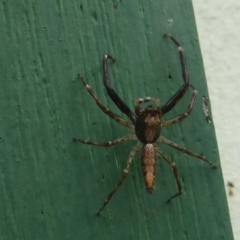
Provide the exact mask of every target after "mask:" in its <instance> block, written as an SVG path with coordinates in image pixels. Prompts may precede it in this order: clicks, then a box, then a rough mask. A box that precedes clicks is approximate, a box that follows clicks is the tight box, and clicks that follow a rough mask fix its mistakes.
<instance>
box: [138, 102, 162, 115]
mask: <svg viewBox="0 0 240 240" xmlns="http://www.w3.org/2000/svg"><path fill="white" fill-rule="evenodd" d="M150 101H153V102H155V103H156V106H157V110H159V111H160V100H159V99H158V98H153V97H146V98H137V99H136V100H135V105H134V107H135V113H136V114H137V116H138V115H139V114H140V112H141V109H142V108H140V104H142V103H146V102H150Z"/></svg>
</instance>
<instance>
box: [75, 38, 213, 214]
mask: <svg viewBox="0 0 240 240" xmlns="http://www.w3.org/2000/svg"><path fill="white" fill-rule="evenodd" d="M165 36H166V37H168V38H170V39H171V40H172V41H173V42H174V43H175V45H176V46H177V48H178V52H179V57H180V62H181V68H182V77H183V80H184V84H183V85H182V86H181V87H180V89H179V90H178V91H177V92H176V93H175V94H174V95H173V96H172V97H171V98H170V100H169V101H167V103H166V104H165V105H163V106H162V107H160V101H159V99H157V98H153V97H146V98H138V99H136V100H135V114H134V113H133V112H132V111H131V110H130V109H129V107H128V106H127V105H126V104H125V103H124V102H123V100H122V99H121V98H120V97H119V96H118V95H117V93H116V92H115V90H114V89H113V88H112V87H111V83H110V79H109V76H108V59H110V60H113V61H114V58H113V57H111V56H109V55H103V58H102V67H103V82H104V85H105V88H106V90H107V93H108V95H109V97H110V98H111V99H112V101H113V102H114V103H115V104H116V105H117V107H118V108H119V109H120V110H121V111H122V112H123V113H124V114H126V115H127V117H128V118H129V119H130V121H131V122H128V121H126V120H124V119H123V118H121V117H120V116H118V115H117V114H115V113H113V112H112V111H111V110H109V109H108V108H107V107H105V106H104V105H103V104H102V102H101V101H100V99H99V98H98V97H97V96H96V94H95V93H94V92H93V90H92V89H91V88H90V86H89V85H87V83H86V82H85V80H84V78H83V77H82V76H81V75H78V77H79V78H80V80H81V81H82V83H83V85H84V86H85V88H86V90H87V91H88V93H89V94H90V95H91V96H92V97H93V98H94V100H95V101H96V103H97V105H98V106H99V108H100V109H101V110H102V111H103V112H104V113H105V114H107V115H108V116H109V117H111V118H112V119H113V120H115V121H116V122H118V123H119V124H121V125H123V126H125V127H127V128H129V129H130V130H131V131H133V132H135V134H131V135H125V136H123V137H121V138H118V139H116V140H113V141H109V142H106V143H97V142H91V141H88V140H81V139H78V138H74V139H73V140H74V141H77V142H81V143H83V144H88V145H94V146H100V147H111V146H113V145H116V144H119V143H122V142H124V141H129V140H138V143H137V145H136V146H135V147H133V149H132V151H131V152H130V154H129V157H128V161H127V164H126V167H125V169H124V170H123V174H122V177H121V178H120V180H119V181H118V183H117V185H116V186H115V187H114V188H113V190H112V191H111V192H110V193H109V194H108V196H107V198H106V199H105V201H104V203H103V205H102V206H101V208H100V209H99V211H98V213H97V215H98V216H99V215H100V213H101V211H102V210H103V209H104V207H105V206H106V205H107V204H108V203H109V201H110V200H111V198H112V196H113V195H114V193H115V192H116V191H117V189H118V188H119V187H120V186H121V184H122V183H123V181H124V180H125V178H126V177H127V174H128V172H129V169H130V165H131V163H132V160H133V158H134V156H135V154H136V153H137V152H138V151H139V150H140V149H142V154H141V165H142V173H143V177H144V182H145V186H146V190H147V192H148V193H150V194H151V193H152V192H153V189H154V183H155V172H156V161H157V156H161V157H162V158H163V159H164V160H165V161H166V162H167V163H168V164H169V165H170V166H171V167H172V170H173V174H174V177H175V180H176V183H177V187H178V192H177V193H176V194H175V195H173V196H171V197H170V198H169V199H168V202H170V201H171V200H172V199H173V198H175V197H177V196H179V195H181V194H182V186H181V183H180V180H179V177H178V171H177V167H176V164H175V163H174V162H173V161H172V160H171V159H170V158H169V157H168V156H167V155H166V154H165V153H164V152H163V151H162V150H161V149H160V148H159V147H157V144H156V143H164V144H167V145H169V146H171V147H173V148H175V149H177V150H179V151H181V152H183V153H186V154H188V155H190V156H192V157H195V158H198V159H200V160H202V161H204V162H206V163H208V164H209V165H210V166H212V167H213V168H216V166H215V165H214V164H213V163H211V162H210V161H209V160H208V159H207V158H205V157H204V156H201V155H198V154H195V153H193V152H190V151H189V150H187V149H186V148H184V147H181V146H178V145H177V144H175V143H173V142H171V141H169V140H168V139H166V138H165V137H163V136H161V135H160V133H161V130H162V129H163V128H165V127H169V126H171V125H173V124H175V123H177V122H180V121H182V120H184V119H185V118H186V117H188V115H189V114H190V113H191V111H192V109H193V104H194V101H195V99H196V95H197V90H196V89H195V87H194V86H193V85H192V84H191V83H190V82H189V74H188V70H187V64H186V58H185V55H184V51H183V48H182V46H181V45H180V43H179V42H178V41H177V40H176V39H175V38H174V37H172V36H171V35H170V34H165ZM189 87H191V88H192V90H193V93H192V97H191V100H190V102H189V104H188V107H187V111H186V112H184V113H182V114H180V115H178V116H176V117H174V118H172V119H170V120H168V121H166V122H162V117H163V115H164V114H166V113H167V112H169V111H170V110H171V109H172V108H173V107H174V106H175V105H176V104H177V103H178V101H179V100H180V99H181V98H182V97H183V95H184V94H185V93H186V91H187V90H188V88H189ZM150 101H152V102H155V104H156V106H155V107H153V106H152V105H150V106H148V107H146V108H141V107H140V105H141V104H142V103H146V102H150Z"/></svg>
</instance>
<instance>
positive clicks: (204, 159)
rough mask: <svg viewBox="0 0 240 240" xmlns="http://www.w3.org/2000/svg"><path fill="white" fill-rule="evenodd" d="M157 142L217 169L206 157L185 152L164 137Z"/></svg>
mask: <svg viewBox="0 0 240 240" xmlns="http://www.w3.org/2000/svg"><path fill="white" fill-rule="evenodd" d="M157 141H158V142H160V143H164V144H167V145H168V146H170V147H173V148H175V149H177V150H179V151H181V152H183V153H185V154H188V155H189V156H192V157H195V158H198V159H199V160H202V161H204V162H206V163H208V164H209V165H210V166H211V167H212V168H217V166H216V165H215V164H213V163H211V162H210V161H209V160H208V159H207V158H206V157H204V156H201V155H198V154H196V153H193V152H191V151H189V150H187V149H186V148H184V147H181V146H179V145H177V144H176V143H174V142H171V141H170V140H168V139H166V138H165V137H162V136H160V137H159V139H158V140H157Z"/></svg>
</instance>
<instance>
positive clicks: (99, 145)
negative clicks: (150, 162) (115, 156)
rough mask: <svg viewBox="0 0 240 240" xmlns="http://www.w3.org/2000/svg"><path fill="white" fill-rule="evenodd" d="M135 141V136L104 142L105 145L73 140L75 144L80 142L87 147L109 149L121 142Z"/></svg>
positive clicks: (77, 139)
mask: <svg viewBox="0 0 240 240" xmlns="http://www.w3.org/2000/svg"><path fill="white" fill-rule="evenodd" d="M136 139H137V137H136V136H135V135H125V136H123V137H121V138H118V139H115V140H113V141H108V142H105V143H99V142H91V141H88V140H81V139H79V138H74V139H73V140H74V141H75V142H81V143H83V144H87V145H93V146H98V147H111V146H113V145H116V144H119V143H122V142H125V141H129V140H136Z"/></svg>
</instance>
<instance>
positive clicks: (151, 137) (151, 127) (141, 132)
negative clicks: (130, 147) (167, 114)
mask: <svg viewBox="0 0 240 240" xmlns="http://www.w3.org/2000/svg"><path fill="white" fill-rule="evenodd" d="M161 118H162V113H161V111H160V110H158V109H155V108H151V107H148V108H145V109H142V110H141V112H140V114H139V115H138V119H137V121H136V125H135V133H136V136H137V138H138V139H139V141H140V142H142V143H143V144H146V143H154V142H156V141H157V139H158V138H159V136H160V132H161Z"/></svg>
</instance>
